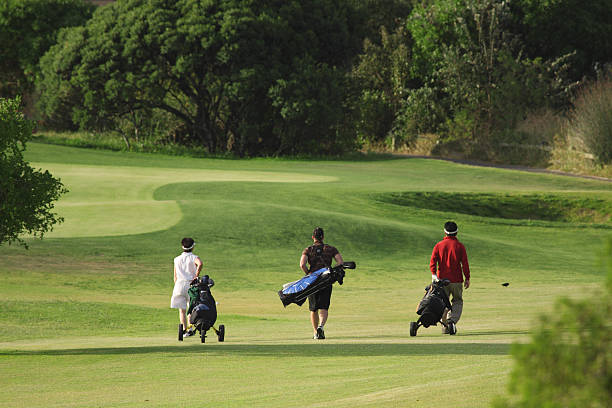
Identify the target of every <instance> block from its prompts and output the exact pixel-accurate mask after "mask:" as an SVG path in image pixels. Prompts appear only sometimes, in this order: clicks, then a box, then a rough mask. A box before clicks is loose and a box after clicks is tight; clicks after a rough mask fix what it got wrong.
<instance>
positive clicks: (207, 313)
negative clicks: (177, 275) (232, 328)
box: [179, 275, 225, 343]
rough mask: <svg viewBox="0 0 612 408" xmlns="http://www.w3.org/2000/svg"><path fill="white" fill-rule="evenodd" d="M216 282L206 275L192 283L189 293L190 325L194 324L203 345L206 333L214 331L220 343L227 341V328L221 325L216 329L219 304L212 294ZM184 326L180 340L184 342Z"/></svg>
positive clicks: (180, 332)
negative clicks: (211, 289) (211, 290)
mask: <svg viewBox="0 0 612 408" xmlns="http://www.w3.org/2000/svg"><path fill="white" fill-rule="evenodd" d="M214 284H215V282H214V281H213V280H212V279H211V278H210V277H209V276H208V275H204V276H202V277H201V278H200V279H194V281H193V282H191V286H190V288H189V291H188V292H187V293H188V294H189V309H188V310H187V314H188V315H189V323H190V324H192V325H193V326H194V327H195V328H196V330H197V331H198V332H200V337H201V339H202V343H204V342H205V338H206V332H207V331H208V330H209V329H211V328H212V329H213V330H214V331H215V333H216V334H217V337H218V339H219V341H224V340H225V326H224V325H220V326H219V330H217V329H216V328H215V327H214V324H215V322H216V321H217V304H216V303H217V302H216V301H215V298H214V297H213V295H212V293H211V292H210V288H211V287H213V285H214ZM182 330H183V327H182V325H179V340H183V336H182Z"/></svg>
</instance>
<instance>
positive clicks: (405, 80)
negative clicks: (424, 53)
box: [353, 26, 411, 145]
mask: <svg viewBox="0 0 612 408" xmlns="http://www.w3.org/2000/svg"><path fill="white" fill-rule="evenodd" d="M410 67H411V57H410V37H409V35H408V33H407V32H406V30H405V28H404V27H402V26H400V27H398V28H397V29H395V31H393V32H391V33H390V32H388V31H387V28H386V27H384V26H383V27H381V28H380V44H378V43H377V42H374V41H372V40H370V39H369V38H366V39H365V41H364V45H363V53H362V54H361V55H360V56H359V62H358V64H357V65H356V67H355V69H354V72H353V75H354V78H355V79H356V81H357V82H358V83H359V85H360V88H361V89H362V93H361V98H360V100H359V104H358V106H359V108H358V109H359V117H358V137H359V138H360V140H361V141H362V142H365V143H366V144H376V143H379V142H381V141H382V140H384V139H385V138H386V137H387V136H388V135H389V134H393V132H392V131H393V130H394V126H395V125H396V124H395V122H396V119H398V117H399V116H400V113H401V111H402V107H403V105H404V100H405V98H406V94H407V92H408V90H409V89H410V88H411V84H410V79H411V77H410ZM396 128H397V127H396ZM402 128H403V126H402ZM402 139H403V138H402ZM393 145H395V143H393Z"/></svg>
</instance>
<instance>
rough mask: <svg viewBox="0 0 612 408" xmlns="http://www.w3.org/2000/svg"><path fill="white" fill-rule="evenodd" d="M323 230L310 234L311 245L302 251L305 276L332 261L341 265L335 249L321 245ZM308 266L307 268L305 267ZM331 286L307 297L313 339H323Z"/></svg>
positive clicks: (340, 257) (328, 265) (328, 266)
mask: <svg viewBox="0 0 612 408" xmlns="http://www.w3.org/2000/svg"><path fill="white" fill-rule="evenodd" d="M323 236H324V233H323V228H320V227H317V228H315V229H314V231H313V232H312V240H313V242H314V244H313V245H311V246H309V247H308V248H306V249H304V251H302V257H301V258H300V268H302V270H303V271H304V273H305V274H309V273H311V272H315V271H318V270H319V269H321V268H330V267H331V263H332V260H335V261H336V263H338V264H341V263H343V260H342V255H340V252H338V250H337V249H336V248H334V247H333V246H331V245H327V244H324V243H323ZM306 264H308V265H309V266H306ZM331 294H332V285H329V287H328V288H325V289H322V290H320V291H319V292H317V293H315V294H314V295H310V296H308V308H309V309H310V322H311V323H312V328H313V330H314V338H315V339H320V340H322V339H324V338H325V331H324V330H323V326H325V322H327V316H328V310H329V302H330V300H331Z"/></svg>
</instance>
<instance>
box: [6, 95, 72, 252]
mask: <svg viewBox="0 0 612 408" xmlns="http://www.w3.org/2000/svg"><path fill="white" fill-rule="evenodd" d="M20 103H21V98H19V97H17V98H15V99H4V98H0V244H2V243H4V242H8V243H9V244H11V243H12V242H14V241H17V242H19V243H20V244H22V245H24V246H25V247H26V248H27V244H26V243H25V241H24V240H23V239H21V238H20V237H19V235H20V234H24V233H27V234H31V235H33V236H39V237H40V238H42V237H43V235H44V233H45V232H48V231H50V230H51V229H52V227H53V225H54V224H56V223H58V222H61V221H63V219H62V217H59V216H58V215H57V214H55V213H53V212H52V210H53V205H54V202H55V201H56V200H57V199H58V198H59V197H60V195H62V194H63V193H65V192H67V190H66V189H65V188H64V186H63V185H62V183H61V182H60V180H58V179H55V178H54V177H53V176H52V175H51V174H50V173H49V172H48V171H44V172H43V171H41V170H35V169H33V168H32V167H30V165H29V164H28V163H27V162H25V161H24V159H23V151H24V150H25V145H26V142H27V141H28V140H29V139H30V138H31V137H32V123H31V122H30V121H28V120H27V119H25V117H24V115H23V113H21V112H20V110H19V109H20Z"/></svg>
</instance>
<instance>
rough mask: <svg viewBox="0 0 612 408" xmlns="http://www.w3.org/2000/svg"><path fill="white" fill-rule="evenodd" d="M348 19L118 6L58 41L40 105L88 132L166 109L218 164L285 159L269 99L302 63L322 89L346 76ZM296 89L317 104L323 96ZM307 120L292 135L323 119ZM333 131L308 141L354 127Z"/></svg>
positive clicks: (295, 7) (237, 9)
mask: <svg viewBox="0 0 612 408" xmlns="http://www.w3.org/2000/svg"><path fill="white" fill-rule="evenodd" d="M352 13H353V11H352V9H351V8H350V7H348V5H347V4H346V2H345V1H343V0H308V1H297V0H293V1H280V0H249V1H240V0H211V1H207V2H202V1H199V0H179V1H167V0H149V1H144V0H125V1H121V2H116V3H113V4H111V5H108V6H105V7H104V8H101V9H99V10H98V11H97V12H96V13H95V14H94V16H93V18H92V19H91V20H90V21H89V22H88V23H87V25H86V26H85V27H84V28H74V29H71V30H70V32H66V33H63V34H62V35H61V39H63V40H65V41H64V42H60V43H58V44H57V45H55V46H54V47H52V48H51V49H50V51H49V53H48V54H47V55H45V57H44V59H43V60H42V61H41V63H42V64H43V65H48V66H54V67H56V69H52V68H48V69H45V70H44V71H43V75H42V76H41V79H40V81H39V89H40V90H41V93H42V94H41V102H42V103H41V106H44V107H46V108H49V109H45V113H46V114H47V116H49V117H53V116H56V113H57V112H56V111H55V110H54V109H56V108H58V107H62V106H69V107H71V117H72V118H73V119H74V120H75V121H77V122H78V123H79V124H80V126H81V127H84V128H107V129H109V128H110V129H114V128H117V122H118V121H119V120H121V119H122V118H124V117H126V116H127V115H132V114H133V112H135V111H140V112H144V111H147V110H148V111H150V112H154V111H155V110H162V111H165V112H168V113H169V114H171V115H173V116H174V117H175V118H177V120H179V121H180V122H181V123H182V125H183V128H182V130H181V131H182V132H183V134H184V135H186V139H188V140H189V142H190V143H192V144H198V145H200V146H204V147H206V148H207V149H208V151H209V152H211V153H217V152H224V151H227V150H231V151H233V152H235V153H237V154H239V155H257V154H274V153H275V152H279V151H283V150H285V149H284V147H283V143H284V141H282V140H281V139H280V138H279V137H278V134H277V133H276V132H275V131H274V129H278V128H280V127H283V126H284V127H287V126H289V125H288V124H287V123H278V122H277V121H279V120H281V121H283V120H284V117H283V115H282V114H279V110H280V109H282V107H281V105H282V104H279V102H278V95H279V94H278V93H277V92H276V93H275V92H272V93H271V89H272V88H274V87H277V86H278V84H279V81H281V82H280V83H282V81H289V82H291V81H295V75H296V72H304V73H306V72H310V71H311V69H308V70H301V69H300V67H299V66H297V64H299V62H300V61H308V60H312V61H313V62H314V63H313V65H312V67H311V68H314V69H316V70H319V72H318V73H317V75H318V76H319V77H320V76H321V75H326V76H327V79H326V80H325V81H329V80H334V79H335V78H337V75H336V72H335V68H336V67H337V68H338V69H340V70H343V69H345V65H346V64H347V61H348V60H350V57H351V56H352V55H354V54H356V52H357V49H358V42H357V41H356V40H355V39H354V37H353V36H352V33H353V32H354V31H355V27H354V26H352V22H353V17H352V15H353V14H352ZM66 41H67V42H66ZM70 41H74V43H70ZM76 44H80V46H77V45H76ZM328 68H329V69H328ZM299 85H300V87H301V88H302V90H304V89H305V90H306V91H307V92H308V93H311V94H312V93H314V88H316V87H317V86H319V84H317V83H313V82H307V81H305V80H302V79H300V81H299ZM292 89H295V87H292ZM333 89H334V90H337V91H342V90H343V88H341V87H337V86H334V87H333ZM55 90H57V91H58V92H55ZM272 94H274V95H275V96H274V98H276V102H273V100H272V98H273V97H272ZM285 94H286V92H285ZM57 95H66V96H67V98H70V97H72V96H74V95H79V96H81V97H82V103H81V104H76V103H67V102H66V101H64V100H60V101H54V100H55V99H56V98H57ZM322 95H323V96H324V95H325V93H322V94H321V95H320V96H322ZM331 97H333V98H334V99H333V101H334V103H335V102H336V99H337V96H336V95H332V96H331ZM324 103H326V104H328V105H331V100H330V101H324ZM317 112H319V110H316V109H315V110H311V111H310V114H316V113H317ZM340 113H342V112H339V114H340ZM294 117H295V116H294ZM302 118H303V119H302V120H301V121H298V122H293V123H294V124H293V125H292V126H295V127H296V129H292V132H294V134H300V132H301V131H300V129H299V127H301V126H303V125H304V124H305V122H304V121H305V120H306V119H308V120H310V121H312V122H315V121H316V120H318V119H317V118H315V117H308V118H306V117H304V116H302ZM332 122H333V123H330V124H329V125H330V126H328V128H327V129H328V130H326V134H324V135H319V134H312V135H310V137H312V138H317V137H323V138H325V137H329V136H330V132H335V130H334V129H335V127H336V126H339V125H338V124H343V123H346V122H347V121H345V120H344V117H342V116H338V117H335V118H333V120H332ZM319 130H320V129H319ZM298 147H299V146H298ZM294 150H295V149H294Z"/></svg>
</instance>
